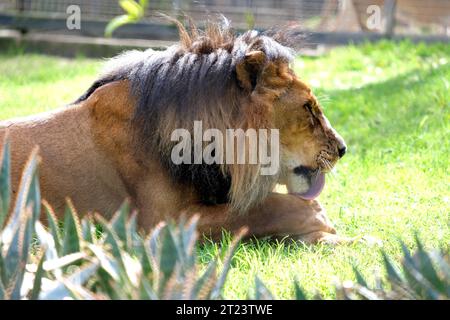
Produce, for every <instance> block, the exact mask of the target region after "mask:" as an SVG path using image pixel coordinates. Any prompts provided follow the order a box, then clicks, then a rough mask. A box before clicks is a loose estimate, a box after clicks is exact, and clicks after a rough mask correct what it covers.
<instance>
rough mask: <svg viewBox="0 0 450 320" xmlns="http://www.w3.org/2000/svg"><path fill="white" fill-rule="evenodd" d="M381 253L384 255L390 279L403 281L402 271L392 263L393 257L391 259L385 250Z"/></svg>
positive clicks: (398, 281)
mask: <svg viewBox="0 0 450 320" xmlns="http://www.w3.org/2000/svg"><path fill="white" fill-rule="evenodd" d="M381 254H382V256H383V261H384V267H385V269H386V272H387V274H388V278H389V279H390V281H392V282H397V283H401V282H402V277H401V276H400V273H399V272H398V271H397V268H396V267H395V266H394V265H393V264H392V262H391V259H389V257H388V256H387V254H386V253H385V252H384V251H382V252H381Z"/></svg>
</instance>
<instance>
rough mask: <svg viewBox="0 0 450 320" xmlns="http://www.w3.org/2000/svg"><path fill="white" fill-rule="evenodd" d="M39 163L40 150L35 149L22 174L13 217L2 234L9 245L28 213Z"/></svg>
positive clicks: (3, 240) (4, 241)
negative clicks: (19, 224) (32, 184)
mask: <svg viewBox="0 0 450 320" xmlns="http://www.w3.org/2000/svg"><path fill="white" fill-rule="evenodd" d="M38 162H39V157H38V148H35V149H34V150H33V151H32V152H31V155H30V157H29V159H28V161H27V163H26V165H25V169H24V170H23V172H22V178H21V181H20V185H19V190H18V192H17V197H16V203H15V205H14V209H13V211H12V214H11V217H10V218H9V221H8V223H7V225H6V226H5V228H4V229H3V232H2V234H1V235H2V242H3V243H9V242H10V241H11V238H12V234H13V231H14V230H16V229H17V224H18V223H20V221H23V219H22V218H21V216H22V215H24V213H25V212H26V207H27V201H28V200H27V199H28V196H29V191H30V185H31V183H32V181H33V180H34V175H35V173H36V169H37V165H38Z"/></svg>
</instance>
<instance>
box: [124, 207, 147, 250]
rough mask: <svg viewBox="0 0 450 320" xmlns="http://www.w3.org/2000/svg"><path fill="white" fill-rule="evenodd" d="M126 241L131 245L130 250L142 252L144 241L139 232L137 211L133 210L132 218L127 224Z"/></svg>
mask: <svg viewBox="0 0 450 320" xmlns="http://www.w3.org/2000/svg"><path fill="white" fill-rule="evenodd" d="M126 239H127V240H126V243H127V244H128V245H129V248H130V250H131V249H132V250H134V251H135V252H139V253H140V252H141V250H142V248H143V246H144V243H143V242H142V238H141V237H140V236H139V234H138V232H137V213H136V212H133V213H132V214H131V217H130V219H129V220H128V222H127V224H126Z"/></svg>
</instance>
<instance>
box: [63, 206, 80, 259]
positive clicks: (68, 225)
mask: <svg viewBox="0 0 450 320" xmlns="http://www.w3.org/2000/svg"><path fill="white" fill-rule="evenodd" d="M81 241H82V236H81V226H80V220H78V215H77V212H76V211H75V208H74V207H73V204H72V202H71V201H70V200H67V206H66V212H65V217H64V241H63V247H62V252H63V255H68V254H70V253H75V252H79V251H80V250H81Z"/></svg>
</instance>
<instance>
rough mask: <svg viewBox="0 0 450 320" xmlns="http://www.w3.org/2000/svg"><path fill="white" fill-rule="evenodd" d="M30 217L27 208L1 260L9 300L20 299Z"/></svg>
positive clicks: (26, 256) (29, 232)
mask: <svg viewBox="0 0 450 320" xmlns="http://www.w3.org/2000/svg"><path fill="white" fill-rule="evenodd" d="M31 215H32V213H31V209H30V208H27V210H25V211H24V213H23V214H21V215H20V218H21V220H22V221H19V222H18V223H17V224H16V229H15V230H14V232H13V236H12V240H11V242H10V243H9V247H8V249H7V251H6V255H5V257H4V259H3V263H4V268H5V280H6V287H7V288H8V291H10V292H11V294H10V298H11V299H20V288H21V286H22V280H23V276H24V273H25V267H26V264H27V260H28V248H29V245H30V242H31V232H32V228H31ZM26 242H28V243H26Z"/></svg>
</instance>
